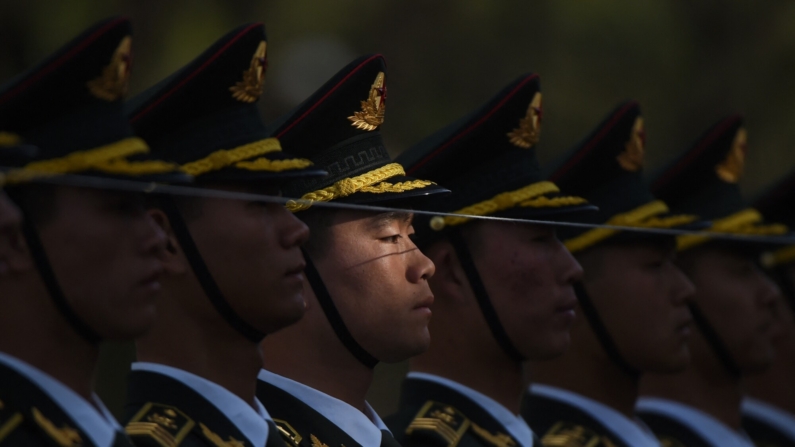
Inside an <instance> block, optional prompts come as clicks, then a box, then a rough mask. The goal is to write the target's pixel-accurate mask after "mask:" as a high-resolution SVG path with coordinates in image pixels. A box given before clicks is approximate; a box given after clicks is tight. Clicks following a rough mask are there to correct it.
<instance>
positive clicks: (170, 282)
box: [125, 23, 325, 447]
mask: <svg viewBox="0 0 795 447" xmlns="http://www.w3.org/2000/svg"><path fill="white" fill-rule="evenodd" d="M266 57H267V43H266V38H265V31H264V28H263V26H262V25H261V24H256V23H255V24H249V25H244V26H241V27H238V28H236V29H234V30H232V31H231V32H229V33H228V34H226V35H225V36H224V37H222V38H221V39H219V40H218V41H217V42H215V43H214V44H213V45H212V46H211V47H210V48H208V49H207V50H206V51H205V52H203V53H202V54H201V55H199V56H198V57H197V58H195V59H194V60H193V61H191V62H190V63H188V64H187V65H186V66H184V67H183V68H182V69H180V70H178V71H177V72H176V73H174V74H172V75H171V76H169V77H167V78H166V79H164V80H163V81H161V82H160V83H158V84H156V85H155V86H153V87H151V88H150V89H148V90H146V91H144V92H143V93H141V94H140V95H138V96H136V97H135V98H133V99H131V100H130V101H129V103H128V105H127V106H128V107H127V112H128V116H129V119H130V122H131V123H132V125H133V127H134V129H135V131H136V132H137V133H138V134H139V135H140V136H141V137H142V138H144V139H145V140H146V141H147V142H148V143H149V144H150V146H151V147H152V150H153V152H154V153H156V154H157V155H158V156H161V157H164V158H167V159H169V160H173V161H175V162H177V163H179V165H180V166H181V169H182V170H183V171H184V172H187V173H190V174H191V175H192V176H194V177H195V184H196V185H197V186H199V187H201V188H205V189H211V190H218V191H220V192H230V193H236V192H237V193H249V194H260V195H270V196H277V195H279V186H280V185H281V184H282V183H284V182H285V181H286V180H288V179H294V178H297V177H307V176H308V177H312V176H318V175H323V174H325V171H323V170H321V169H318V168H316V167H315V166H313V165H312V163H311V162H309V161H308V160H305V159H300V158H294V157H291V156H289V155H287V154H285V153H284V152H282V151H281V146H280V145H279V141H278V140H276V139H275V138H269V137H268V135H267V132H266V129H265V125H264V123H263V122H262V118H261V116H260V113H259V110H258V108H257V101H258V99H259V97H260V94H261V93H262V87H263V81H264V77H265V69H266V66H267V63H266ZM149 213H150V215H151V216H152V217H153V218H154V219H155V220H156V221H157V222H158V223H159V224H160V225H162V227H163V228H164V230H165V231H166V234H167V237H168V241H167V247H166V250H165V252H164V254H163V255H162V259H163V264H164V269H165V272H166V274H165V276H164V278H163V293H162V297H161V299H160V301H159V303H158V306H159V312H158V318H157V321H156V323H155V325H154V327H153V328H152V330H151V331H149V333H147V334H146V335H145V336H144V337H141V338H139V339H138V340H137V342H136V348H137V354H138V361H137V362H136V363H133V365H132V373H131V375H130V379H129V389H128V397H127V404H126V407H125V413H126V421H125V423H126V427H125V428H126V431H127V433H128V434H129V435H130V437H131V438H132V440H133V442H134V443H135V444H136V445H139V446H168V447H176V446H188V445H191V446H193V445H196V446H198V445H204V446H224V445H234V446H245V447H262V446H265V445H267V446H270V447H283V446H284V442H283V441H282V439H281V437H280V436H279V434H278V430H277V428H276V426H275V425H274V424H273V422H272V421H271V420H270V416H269V415H268V413H267V411H266V410H265V408H263V406H262V404H261V403H260V401H259V400H258V399H257V398H256V397H255V390H256V383H257V373H258V371H259V369H260V365H261V364H262V359H261V354H260V349H259V342H260V341H261V340H262V338H263V337H265V335H266V334H269V333H272V332H275V331H277V330H279V329H280V328H282V327H284V326H287V325H289V324H291V323H294V322H295V321H297V320H298V319H300V318H301V316H302V315H303V313H304V307H305V297H304V293H303V284H302V279H303V273H302V271H303V267H304V261H303V258H302V256H301V250H300V246H301V244H302V243H304V242H306V240H307V238H308V235H309V233H308V229H307V227H306V225H304V224H303V223H301V222H300V221H299V220H298V219H296V218H295V217H294V216H293V215H292V213H290V212H289V211H287V210H286V209H285V208H284V206H283V204H280V203H268V202H263V201H257V200H254V199H250V200H238V199H222V198H211V197H206V196H205V197H201V196H191V197H188V196H180V197H177V196H168V195H164V196H160V197H159V200H157V201H156V202H155V203H154V204H152V205H151V207H150V210H149Z"/></svg>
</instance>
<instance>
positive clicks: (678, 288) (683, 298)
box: [672, 266, 696, 305]
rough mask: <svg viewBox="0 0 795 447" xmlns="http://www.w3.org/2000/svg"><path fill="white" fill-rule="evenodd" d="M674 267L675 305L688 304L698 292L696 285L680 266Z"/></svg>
mask: <svg viewBox="0 0 795 447" xmlns="http://www.w3.org/2000/svg"><path fill="white" fill-rule="evenodd" d="M672 268H673V284H674V286H673V287H672V291H673V293H672V297H673V303H674V304H675V305H684V304H687V302H688V301H690V300H691V299H692V298H693V294H695V293H696V286H695V285H694V284H693V282H692V281H690V278H688V277H687V275H685V273H684V272H683V271H682V270H680V269H679V267H676V266H672Z"/></svg>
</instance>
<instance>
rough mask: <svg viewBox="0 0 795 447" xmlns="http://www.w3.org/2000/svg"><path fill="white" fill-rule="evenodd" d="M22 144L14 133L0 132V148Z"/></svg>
mask: <svg viewBox="0 0 795 447" xmlns="http://www.w3.org/2000/svg"><path fill="white" fill-rule="evenodd" d="M21 142H22V137H20V136H19V135H17V134H15V133H11V132H3V131H0V148H2V147H10V146H16V145H18V144H19V143H21Z"/></svg>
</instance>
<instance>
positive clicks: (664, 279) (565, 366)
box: [522, 101, 696, 447]
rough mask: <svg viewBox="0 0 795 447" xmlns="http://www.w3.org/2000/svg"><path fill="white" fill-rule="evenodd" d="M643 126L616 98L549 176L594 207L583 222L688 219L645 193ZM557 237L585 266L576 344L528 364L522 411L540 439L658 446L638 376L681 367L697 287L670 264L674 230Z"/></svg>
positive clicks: (690, 220) (675, 222) (660, 224)
mask: <svg viewBox="0 0 795 447" xmlns="http://www.w3.org/2000/svg"><path fill="white" fill-rule="evenodd" d="M645 139H646V135H645V130H644V125H643V117H642V116H641V112H640V107H639V105H638V103H636V102H634V101H629V102H625V103H622V104H620V105H619V106H618V107H616V108H615V109H614V110H613V111H612V112H611V113H610V114H609V115H608V116H607V117H606V118H605V120H604V121H603V122H602V123H600V124H599V125H598V126H597V127H596V128H595V129H594V130H593V132H592V133H591V134H590V135H589V136H587V137H586V138H585V139H584V140H583V141H582V142H581V143H580V144H579V145H577V146H576V147H575V148H574V149H573V150H572V151H571V153H569V154H568V155H567V156H566V157H565V158H564V160H563V161H562V162H561V163H560V164H558V166H557V167H555V168H554V169H552V170H551V172H552V173H551V175H550V176H549V179H550V180H551V181H554V182H555V183H556V184H558V185H559V186H560V187H561V188H563V189H564V190H566V191H568V192H571V193H572V194H577V195H582V196H583V197H585V198H586V199H587V200H588V201H589V202H590V203H592V204H594V205H596V206H598V207H599V212H597V213H593V214H589V215H584V216H583V218H582V219H576V220H577V221H580V222H585V223H594V224H608V225H621V226H628V227H636V228H639V229H655V228H673V227H681V226H688V225H693V224H694V221H696V217H695V216H693V215H675V214H671V213H670V212H669V210H668V207H667V205H666V204H665V203H664V202H662V201H660V200H656V199H655V198H654V197H653V196H652V194H651V193H650V192H649V190H648V187H647V186H646V184H645V182H644V179H643V176H642V173H643V162H644V151H645V147H644V146H645ZM559 233H560V236H561V239H563V241H564V244H565V245H566V247H567V248H568V249H569V250H570V251H571V252H572V253H573V254H574V255H575V257H576V259H577V261H578V262H579V263H580V264H581V265H582V267H583V269H584V272H585V274H584V278H583V280H582V282H581V283H579V284H577V285H575V291H576V294H577V298H578V302H579V305H578V307H577V313H578V314H580V315H582V317H583V318H578V319H577V321H576V322H575V323H574V326H573V328H572V331H571V338H572V342H571V344H572V347H571V349H569V350H568V351H567V352H566V353H565V354H564V355H563V356H561V357H559V358H557V359H554V360H551V361H548V362H531V363H528V365H527V367H528V369H529V371H528V372H529V377H530V379H531V380H532V382H533V384H532V386H531V387H530V388H529V389H528V391H527V393H526V395H525V398H524V402H523V404H522V415H523V416H524V418H525V420H527V421H528V423H529V424H530V426H531V427H533V429H534V430H535V431H536V432H537V433H538V435H539V436H541V443H542V444H543V445H545V446H564V445H565V446H585V445H590V446H596V445H604V446H626V447H629V446H632V447H640V446H659V445H660V444H659V441H658V440H657V438H656V437H655V436H654V434H653V433H652V432H651V431H650V430H649V429H648V428H647V427H645V426H644V425H643V424H639V423H638V421H637V419H636V418H635V416H634V408H635V401H636V400H637V397H638V387H639V380H640V377H641V375H643V374H645V373H649V372H657V373H667V372H678V371H682V370H683V369H684V368H685V367H686V366H687V364H688V362H689V351H688V345H687V341H688V334H689V325H690V322H691V319H692V318H691V316H690V312H689V311H688V308H687V299H688V298H689V297H690V295H692V293H693V284H692V283H691V282H690V281H689V280H688V279H687V278H686V277H685V275H684V273H682V271H681V270H679V268H678V267H677V266H676V265H675V264H674V257H675V254H676V241H675V237H674V236H670V235H660V234H653V233H649V232H640V231H639V232H634V231H617V230H614V229H609V228H592V229H588V228H564V229H561V230H560V232H559Z"/></svg>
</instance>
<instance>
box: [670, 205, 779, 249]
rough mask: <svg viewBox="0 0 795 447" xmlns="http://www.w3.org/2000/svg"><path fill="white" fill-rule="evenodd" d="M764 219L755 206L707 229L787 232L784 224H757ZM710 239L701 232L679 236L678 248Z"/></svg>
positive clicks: (735, 232)
mask: <svg viewBox="0 0 795 447" xmlns="http://www.w3.org/2000/svg"><path fill="white" fill-rule="evenodd" d="M761 221H762V215H761V214H760V213H759V211H757V210H755V209H753V208H747V209H744V210H742V211H740V212H739V213H735V214H732V215H731V216H728V217H724V218H722V219H716V220H713V221H712V226H710V227H709V228H708V229H707V230H705V231H709V232H714V233H728V234H747V235H760V236H766V235H777V234H784V233H786V232H787V226H786V225H782V224H768V225H756V224H757V223H759V222H761ZM709 239H710V237H709V236H705V235H700V234H685V235H682V236H677V238H676V249H677V250H679V251H683V250H687V249H688V248H692V247H694V246H696V245H699V244H703V243H704V242H707V241H708V240H709Z"/></svg>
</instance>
